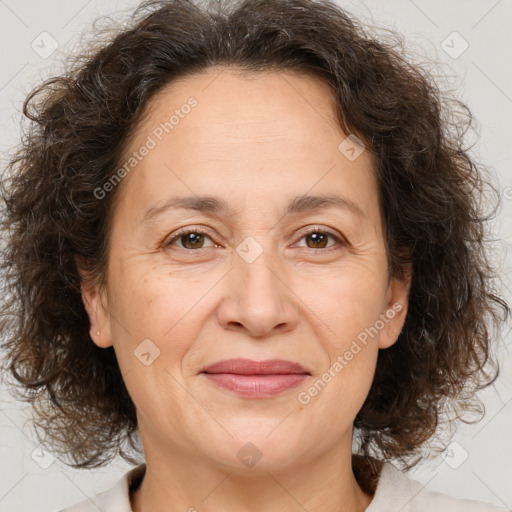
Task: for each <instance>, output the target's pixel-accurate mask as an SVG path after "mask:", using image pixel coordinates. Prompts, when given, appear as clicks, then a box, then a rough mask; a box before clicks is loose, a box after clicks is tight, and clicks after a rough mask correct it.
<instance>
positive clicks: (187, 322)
mask: <svg viewBox="0 0 512 512" xmlns="http://www.w3.org/2000/svg"><path fill="white" fill-rule="evenodd" d="M444 101H447V99H445V98H444V97H443V96H441V93H440V92H439V91H438V90H437V88H436V87H435V85H434V83H433V82H432V81H431V80H430V77H428V75H426V74H424V73H423V72H421V71H420V70H419V69H416V68H414V67H412V66H410V65H408V64H407V63H406V62H405V61H404V60H403V59H402V58H401V57H400V54H399V53H398V52H397V51H396V50H394V49H393V48H392V47H391V46H390V45H385V44H384V43H379V42H378V41H376V40H374V39H372V38H371V37H370V36H368V35H366V34H365V32H364V30H363V29H362V28H361V27H360V26H359V25H358V24H357V23H356V22H355V21H353V20H351V19H350V18H349V17H348V16H347V15H346V14H345V13H344V12H343V11H342V10H341V9H340V8H339V7H337V6H336V5H335V4H333V3H329V2H327V1H323V2H312V1H307V0H293V1H286V0H247V1H245V2H240V3H237V4H235V3H233V2H231V3H229V2H224V3H220V2H211V3H209V4H205V5H202V6H201V7H200V6H198V5H195V4H192V3H189V2H186V1H161V2H146V3H145V4H143V5H141V7H140V9H139V10H138V11H137V12H136V14H135V16H134V21H133V24H132V26H130V27H124V29H123V30H122V31H120V32H119V33H118V34H116V35H114V36H110V39H106V40H105V41H103V42H101V41H100V42H98V46H97V47H96V48H91V49H90V51H89V53H88V54H86V55H84V56H83V57H82V58H81V59H77V61H76V62H75V65H74V66H71V67H70V70H69V73H68V74H67V75H65V76H62V77H57V78H55V79H53V80H51V81H48V82H47V83H45V84H43V85H41V86H40V87H39V88H38V89H36V90H35V91H34V92H33V93H32V94H31V95H30V96H29V98H27V101H26V103H25V106H24V113H25V115H26V116H27V117H29V118H30V119H31V120H32V121H33V125H32V129H31V131H30V133H29V134H28V137H27V139H26V143H25V145H24V146H23V147H22V148H20V150H19V152H18V153H17V154H16V156H15V157H14V158H13V159H12V161H11V164H10V167H9V171H10V173H9V175H8V177H7V178H6V180H5V181H4V184H3V188H2V190H3V197H4V201H5V212H4V213H5V216H4V221H3V227H4V231H5V233H6V236H7V237H8V239H7V243H6V247H5V250H4V271H5V274H6V286H10V289H11V290H12V291H13V293H11V294H10V295H8V297H9V299H8V300H6V306H5V307H6V308H7V311H8V312H9V313H10V314H9V316H6V319H5V320H4V323H3V326H4V332H5V333H7V335H6V341H5V342H4V348H5V349H6V351H7V359H6V369H9V370H10V371H11V373H12V375H13V376H14V377H15V378H16V380H17V382H18V383H19V384H20V386H21V387H22V388H23V389H26V390H28V391H29V392H30V396H29V397H28V399H29V400H31V401H32V402H33V403H34V405H35V406H36V408H37V411H38V426H39V427H40V428H42V429H43V430H44V432H45V440H46V442H47V444H48V445H49V446H51V447H52V449H53V450H54V452H55V453H57V452H62V453H64V452H65V453H68V454H69V455H70V457H71V459H72V462H71V463H70V465H72V466H74V467H83V468H86V467H97V466H100V465H102V464H105V463H106V462H108V461H109V460H111V459H112V457H114V456H115V455H116V454H118V453H120V454H121V455H122V456H123V457H124V458H125V459H126V460H127V461H130V462H132V463H134V464H136V467H135V468H133V469H132V470H131V471H130V472H129V473H127V474H126V475H125V476H124V477H123V478H122V479H121V480H120V481H119V482H118V484H117V485H116V486H115V487H113V488H111V489H108V490H106V491H105V492H104V493H101V494H99V495H97V496H95V497H94V498H93V499H92V500H86V501H84V502H83V503H80V504H76V505H73V506H71V507H69V508H66V509H65V510H66V511H67V512H78V511H92V510H97V509H98V508H99V509H100V510H102V511H103V512H110V511H123V512H129V511H133V512H141V511H148V510H151V511H154V512H160V511H164V510H165V511H168V510H170V509H172V510H189V511H194V510H226V511H230V510H237V511H240V510H247V511H249V510H251V511H255V510H283V511H284V510H286V511H288V510H290V511H291V510H308V511H315V510H344V511H347V512H356V511H357V512H360V511H364V510H366V511H367V512H381V511H394V512H396V511H397V510H402V511H407V510H411V511H412V510H450V511H452V510H457V511H473V510H475V511H476V510H478V511H496V510H502V509H501V508H497V507H494V506H491V505H487V504H484V503H477V502H474V501H470V500H461V499H456V498H454V497H451V496H448V495H444V494H439V493H435V492H432V491H429V490H427V489H422V486H421V485H420V484H419V483H418V482H416V481H414V480H412V479H410V478H409V477H407V476H406V475H405V474H404V473H402V472H401V471H400V470H399V469H398V468H397V467H396V466H395V465H392V464H391V461H396V462H398V463H400V464H401V465H402V466H403V470H407V469H410V468H411V467H413V466H414V465H415V464H417V463H418V462H419V461H420V460H422V458H424V457H425V455H424V453H422V450H423V449H424V448H425V447H426V446H427V443H428V441H429V440H432V439H433V437H434V434H436V432H437V427H438V425H439V423H440V421H441V419H442V418H443V416H442V414H443V413H445V412H451V413H453V412H457V414H458V415H462V413H463V412H466V411H471V410H473V409H474V407H475V405H477V404H478V402H477V400H476V398H475V396H474V391H475V390H476V389H478V388H479V387H483V386H485V385H488V384H490V383H492V382H493V381H494V380H495V378H496V377H497V370H498V367H497V363H495V362H494V361H492V359H490V355H491V343H492V340H493V335H492V334H493V333H492V332H491V329H492V328H494V327H499V326H500V324H501V322H502V321H503V320H504V319H506V317H507V315H508V314H509V308H508V305H507V304H506V302H505V301H504V300H503V299H502V298H500V296H499V295H498V292H497V291H496V290H495V289H494V287H493V278H494V269H493V268H492V266H491V264H490V262H489V260H488V258H487V255H486V246H485V243H484V240H485V227H486V224H485V220H486V219H485V218H484V217H483V216H482V213H481V211H480V209H479V198H480V195H481V193H482V192H483V189H484V185H485V183H486V182H485V180H484V179H483V172H484V169H483V168H480V167H479V166H477V165H476V163H475V162H474V161H473V160H472V159H471V157H470V156H469V154H468V153H467V151H466V150H465V149H464V147H463V141H462V136H461V131H460V130H458V128H460V127H461V126H463V124H464V119H463V118H455V117H452V118H447V117H446V112H445V110H444V109H443V106H444V103H443V102H444ZM488 360H489V361H490V362H492V363H494V365H493V366H492V365H491V366H492V370H494V373H493V372H492V371H491V372H490V373H489V372H488V371H486V364H487V363H488ZM469 398H471V400H470V399H469ZM452 416H453V414H452ZM139 436H140V437H139ZM139 441H140V443H139ZM354 444H355V445H356V448H354V449H353V445H354ZM142 451H143V452H144V462H142V461H141V460H140V459H138V458H137V455H140V454H141V453H142Z"/></svg>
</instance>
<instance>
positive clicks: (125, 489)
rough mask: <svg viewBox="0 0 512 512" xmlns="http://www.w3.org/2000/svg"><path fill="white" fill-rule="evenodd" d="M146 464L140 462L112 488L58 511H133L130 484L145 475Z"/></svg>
mask: <svg viewBox="0 0 512 512" xmlns="http://www.w3.org/2000/svg"><path fill="white" fill-rule="evenodd" d="M145 471H146V465H145V464H139V465H138V466H136V467H134V468H132V469H131V470H130V471H128V472H127V473H125V474H124V475H123V477H122V478H121V479H120V480H119V481H118V482H117V483H116V484H115V485H114V486H113V487H111V488H110V489H108V490H106V491H103V492H101V493H99V494H96V496H94V497H93V498H90V499H86V500H83V501H81V502H79V503H76V504H75V505H71V506H70V507H66V508H64V509H62V510H59V511H58V512H98V510H101V511H102V512H132V509H131V506H130V486H131V485H132V483H134V482H135V481H137V480H138V479H139V478H140V477H142V476H143V475H144V473H145Z"/></svg>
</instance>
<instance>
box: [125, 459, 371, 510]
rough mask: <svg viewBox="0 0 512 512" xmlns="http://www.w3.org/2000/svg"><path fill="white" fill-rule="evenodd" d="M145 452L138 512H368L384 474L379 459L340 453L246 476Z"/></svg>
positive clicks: (135, 504) (135, 503)
mask: <svg viewBox="0 0 512 512" xmlns="http://www.w3.org/2000/svg"><path fill="white" fill-rule="evenodd" d="M145 452H146V461H147V465H146V473H145V475H144V477H143V480H142V483H141V484H140V485H139V486H138V487H137V488H136V489H135V490H134V491H133V492H132V493H131V495H130V501H131V507H132V511H133V512H147V511H149V510H151V511H152V512H164V511H165V512H169V511H170V510H171V511H172V510H186V511H190V512H196V511H197V510H201V511H202V512H203V511H204V512H207V511H216V510H223V511H226V512H231V511H233V512H235V511H236V512H249V511H251V512H260V511H261V512H263V511H268V510H279V511H280V512H292V511H293V512H296V511H297V510H299V509H300V508H302V509H303V510H308V511H309V512H317V511H318V512H320V511H322V512H326V511H333V512H334V511H340V510H343V511H344V512H363V511H364V510H366V509H367V507H368V506H369V505H370V502H371V501H372V498H373V495H374V493H375V488H376V482H377V480H378V475H379V472H380V469H381V464H379V463H378V462H377V461H375V460H374V459H373V460H372V459H364V458H362V457H359V456H355V455H352V454H351V452H350V453H346V452H345V451H340V450H337V451H335V450H331V451H330V452H329V454H323V456H322V457H318V458H317V459H314V460H310V461H307V462H305V461H302V462H301V464H298V465H297V466H292V467H288V468H287V470H286V471H278V470H276V469H275V468H273V469H269V468H265V467H264V465H261V466H260V468H259V470H257V469H256V468H257V466H258V465H259V463H258V464H256V465H255V466H253V467H252V468H251V469H250V470H245V471H242V470H239V468H233V467H232V468H219V467H216V466H215V464H209V463H208V461H204V460H199V459H195V458H194V457H190V456H189V457H186V456H185V457H184V458H182V457H179V456H177V455H176V454H177V453H178V452H177V451H174V452H173V455H172V456H168V457H162V456H161V453H162V452H155V451H152V450H147V449H146V450H145ZM156 454H159V456H156ZM151 455H155V456H153V457H151ZM184 460H185V461H186V462H184ZM260 462H261V461H260ZM169 504H172V508H170V507H169Z"/></svg>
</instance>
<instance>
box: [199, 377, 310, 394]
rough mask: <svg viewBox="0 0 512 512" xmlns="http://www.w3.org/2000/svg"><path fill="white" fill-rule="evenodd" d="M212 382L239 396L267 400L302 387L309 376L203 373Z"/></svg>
mask: <svg viewBox="0 0 512 512" xmlns="http://www.w3.org/2000/svg"><path fill="white" fill-rule="evenodd" d="M203 375H205V376H206V377H207V378H208V379H209V380H210V381H212V382H214V383H215V384H217V386H220V387H221V388H224V389H229V390H230V391H234V392H235V393H236V394H237V395H240V396H246V397H251V398H267V397H271V396H275V395H278V394H279V393H282V392H284V391H286V390H288V389H292V388H295V387H297V386H298V385H300V384H301V383H302V382H303V381H304V380H305V379H306V378H307V377H309V374H303V373H301V374H297V373H290V374H286V375H239V374H235V373H203Z"/></svg>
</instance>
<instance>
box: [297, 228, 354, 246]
mask: <svg viewBox="0 0 512 512" xmlns="http://www.w3.org/2000/svg"><path fill="white" fill-rule="evenodd" d="M329 237H330V238H331V239H333V240H334V241H335V242H336V243H337V244H338V245H346V244H345V242H344V240H343V239H342V238H341V237H339V236H338V235H336V234H335V233H332V232H330V231H326V230H325V229H320V228H313V229H310V230H309V231H307V232H306V233H303V234H302V238H301V240H306V247H307V248H308V249H326V250H328V249H331V248H334V247H335V246H336V243H335V244H332V245H330V246H328V245H327V244H328V240H329Z"/></svg>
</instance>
